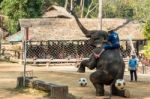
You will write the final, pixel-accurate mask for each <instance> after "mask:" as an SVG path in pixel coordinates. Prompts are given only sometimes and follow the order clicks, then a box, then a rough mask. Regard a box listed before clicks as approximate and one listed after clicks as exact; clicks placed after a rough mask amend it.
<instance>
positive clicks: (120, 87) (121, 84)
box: [115, 79, 125, 90]
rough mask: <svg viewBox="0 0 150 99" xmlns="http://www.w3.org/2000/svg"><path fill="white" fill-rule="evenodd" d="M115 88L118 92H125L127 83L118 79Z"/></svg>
mask: <svg viewBox="0 0 150 99" xmlns="http://www.w3.org/2000/svg"><path fill="white" fill-rule="evenodd" d="M115 87H116V88H117V89H118V90H124V89H125V81H124V79H117V80H116V82H115Z"/></svg>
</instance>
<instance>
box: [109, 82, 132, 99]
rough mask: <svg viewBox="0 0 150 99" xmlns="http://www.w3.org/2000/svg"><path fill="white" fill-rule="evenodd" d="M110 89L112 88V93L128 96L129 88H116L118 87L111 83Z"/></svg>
mask: <svg viewBox="0 0 150 99" xmlns="http://www.w3.org/2000/svg"><path fill="white" fill-rule="evenodd" d="M111 90H112V95H116V96H123V97H127V98H129V97H130V92H129V90H127V89H126V90H118V89H117V88H116V87H115V84H112V86H111Z"/></svg>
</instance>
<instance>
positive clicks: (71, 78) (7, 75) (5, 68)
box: [0, 62, 150, 99]
mask: <svg viewBox="0 0 150 99" xmlns="http://www.w3.org/2000/svg"><path fill="white" fill-rule="evenodd" d="M27 70H33V73H34V76H37V77H38V79H39V80H44V81H46V82H50V83H55V84H59V85H67V86H68V87H69V93H70V94H72V95H74V96H76V97H77V98H78V99H103V97H97V96H95V89H94V87H93V85H92V84H91V82H90V81H89V75H90V73H91V72H93V71H91V70H88V69H87V70H86V73H77V72H76V71H77V68H76V67H75V66H74V65H66V66H64V65H59V66H56V65H55V66H54V65H53V66H49V67H47V66H27ZM22 71H23V65H20V64H17V63H6V62H0V99H28V98H29V99H46V98H45V97H44V96H43V94H35V93H34V92H32V93H22V92H18V91H15V90H14V88H15V87H16V80H17V77H18V76H20V75H22ZM80 77H85V78H87V79H88V84H87V86H86V87H80V86H79V84H78V80H79V78H80ZM129 80H130V79H129V72H125V81H126V88H127V89H128V90H129V91H130V93H131V98H129V99H150V75H149V74H141V73H140V72H138V82H129ZM105 91H106V92H107V93H109V86H105ZM112 99H125V98H123V97H118V96H112Z"/></svg>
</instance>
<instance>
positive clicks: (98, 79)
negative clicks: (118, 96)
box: [90, 70, 108, 96]
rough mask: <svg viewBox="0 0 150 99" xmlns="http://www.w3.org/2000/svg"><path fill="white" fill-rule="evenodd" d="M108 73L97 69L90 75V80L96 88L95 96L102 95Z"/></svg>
mask: <svg viewBox="0 0 150 99" xmlns="http://www.w3.org/2000/svg"><path fill="white" fill-rule="evenodd" d="M107 77H108V74H107V73H105V72H103V71H102V70H97V71H95V72H93V73H92V74H91V75H90V80H91V82H92V83H93V85H94V87H95V89H96V95H97V96H104V83H105V82H106V81H107Z"/></svg>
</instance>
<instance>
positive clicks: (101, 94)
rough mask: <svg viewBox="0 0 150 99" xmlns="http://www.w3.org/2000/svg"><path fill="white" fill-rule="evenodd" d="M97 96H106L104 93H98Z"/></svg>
mask: <svg viewBox="0 0 150 99" xmlns="http://www.w3.org/2000/svg"><path fill="white" fill-rule="evenodd" d="M96 96H104V94H103V93H96Z"/></svg>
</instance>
